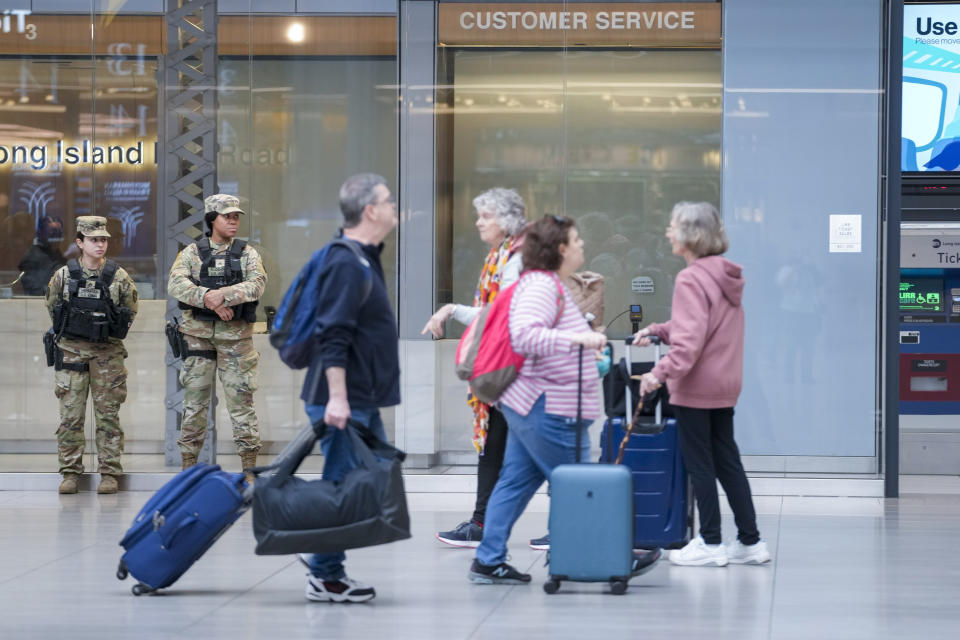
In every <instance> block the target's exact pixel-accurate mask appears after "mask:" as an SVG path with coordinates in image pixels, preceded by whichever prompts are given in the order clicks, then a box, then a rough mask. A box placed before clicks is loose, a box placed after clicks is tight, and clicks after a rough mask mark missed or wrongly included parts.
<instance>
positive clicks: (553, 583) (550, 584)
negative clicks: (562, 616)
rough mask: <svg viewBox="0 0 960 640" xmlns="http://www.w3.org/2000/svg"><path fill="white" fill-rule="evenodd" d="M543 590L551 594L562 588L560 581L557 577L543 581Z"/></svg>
mask: <svg viewBox="0 0 960 640" xmlns="http://www.w3.org/2000/svg"><path fill="white" fill-rule="evenodd" d="M543 590H544V591H545V592H547V593H549V594H551V595H553V594H554V593H556V592H557V591H559V590H560V581H559V580H557V579H556V578H550V579H549V580H547V581H546V582H544V583H543Z"/></svg>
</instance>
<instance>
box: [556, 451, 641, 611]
mask: <svg viewBox="0 0 960 640" xmlns="http://www.w3.org/2000/svg"><path fill="white" fill-rule="evenodd" d="M632 494H633V487H632V485H631V478H630V471H629V470H628V469H627V468H626V467H624V466H623V465H613V464H564V465H560V466H558V467H556V468H555V469H554V470H553V472H552V473H551V474H550V555H549V562H550V580H549V581H548V582H547V583H546V584H544V586H543V588H544V590H545V591H546V592H547V593H554V592H556V591H557V589H559V587H560V582H561V581H563V580H575V581H578V582H609V583H610V590H611V591H612V592H613V593H615V594H622V593H623V592H624V591H626V588H627V582H628V581H629V580H630V570H631V566H632V563H633V544H632V539H633V505H632Z"/></svg>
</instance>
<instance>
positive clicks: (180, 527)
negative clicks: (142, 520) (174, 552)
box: [158, 514, 200, 551]
mask: <svg viewBox="0 0 960 640" xmlns="http://www.w3.org/2000/svg"><path fill="white" fill-rule="evenodd" d="M198 522H200V517H199V516H198V515H197V514H193V515H189V516H187V517H186V518H184V519H183V520H181V521H180V522H179V523H178V524H177V526H176V528H174V529H172V530H171V531H170V534H169V535H168V536H164V535H163V532H162V528H161V530H160V531H158V533H160V539H161V540H162V541H163V548H164V549H167V550H168V551H169V550H170V549H173V547H174V546H176V542H177V539H179V538H180V537H181V536H182V535H183V534H184V533H186V532H187V530H188V529H190V528H191V527H192V526H193V525H195V524H197V523H198Z"/></svg>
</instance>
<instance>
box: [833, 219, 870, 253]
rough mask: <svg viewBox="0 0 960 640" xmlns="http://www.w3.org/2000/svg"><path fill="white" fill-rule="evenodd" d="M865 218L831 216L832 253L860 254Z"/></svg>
mask: <svg viewBox="0 0 960 640" xmlns="http://www.w3.org/2000/svg"><path fill="white" fill-rule="evenodd" d="M862 218H863V216H861V215H859V214H856V215H838V214H833V213H831V214H830V253H860V252H861V251H862V244H863V240H862V238H863V234H862V231H861V221H862Z"/></svg>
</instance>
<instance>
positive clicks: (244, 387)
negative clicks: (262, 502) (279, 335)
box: [177, 335, 260, 455]
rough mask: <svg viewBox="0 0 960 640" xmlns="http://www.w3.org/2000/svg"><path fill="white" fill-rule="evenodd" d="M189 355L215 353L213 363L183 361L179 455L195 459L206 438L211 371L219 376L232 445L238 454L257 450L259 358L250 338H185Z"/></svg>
mask: <svg viewBox="0 0 960 640" xmlns="http://www.w3.org/2000/svg"><path fill="white" fill-rule="evenodd" d="M183 337H184V339H185V340H186V342H187V348H188V349H189V350H190V351H213V350H216V352H217V359H216V361H213V360H210V359H208V358H201V357H199V356H190V357H189V358H185V359H184V361H183V368H182V369H181V370H180V384H181V385H183V420H182V421H181V423H180V439H179V440H177V444H178V445H179V446H180V452H181V453H185V454H189V455H198V454H199V453H200V449H201V447H203V439H204V438H205V437H206V435H207V409H208V407H209V405H210V391H211V388H212V387H213V385H214V380H213V374H214V371H219V372H220V383H221V384H222V385H223V395H224V396H225V399H226V403H227V413H228V414H230V422H231V423H232V424H233V441H234V442H235V443H236V444H237V451H238V452H240V453H246V452H256V451H259V450H260V429H259V427H258V425H257V414H256V412H255V411H254V408H253V392H254V391H256V390H257V363H258V362H259V360H260V354H258V353H257V352H256V350H255V349H254V348H253V339H252V338H241V339H239V340H221V339H219V338H216V337H213V338H197V337H195V336H188V335H184V336H183Z"/></svg>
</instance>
